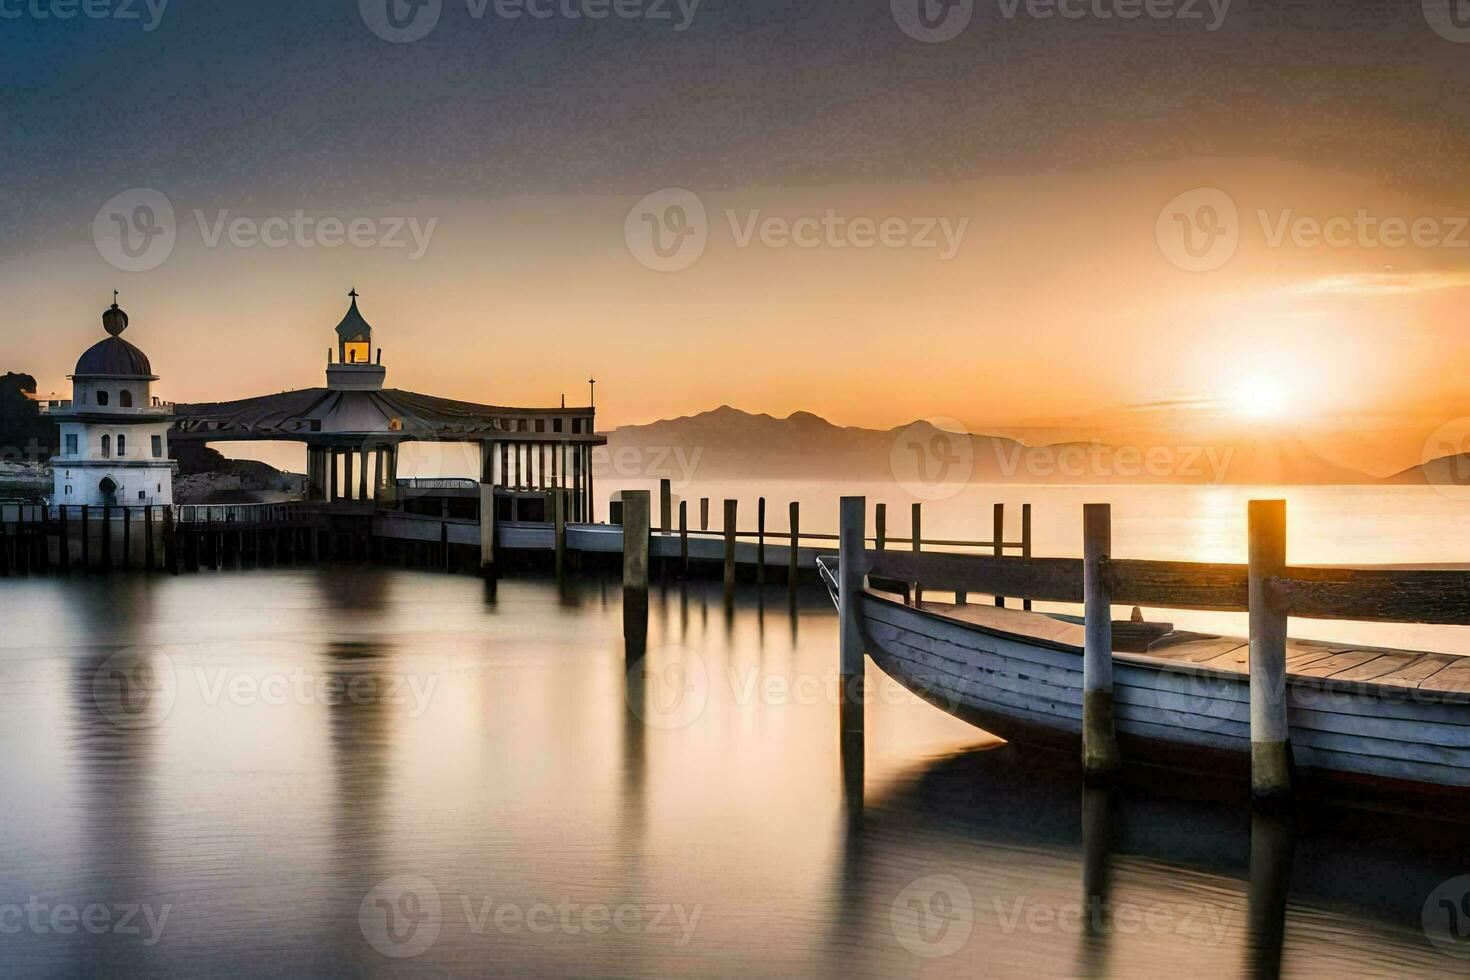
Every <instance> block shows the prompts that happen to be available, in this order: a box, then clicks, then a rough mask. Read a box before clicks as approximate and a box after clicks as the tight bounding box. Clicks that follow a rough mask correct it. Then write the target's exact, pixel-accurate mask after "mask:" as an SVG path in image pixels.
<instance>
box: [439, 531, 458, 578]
mask: <svg viewBox="0 0 1470 980" xmlns="http://www.w3.org/2000/svg"><path fill="white" fill-rule="evenodd" d="M439 551H440V553H441V554H442V556H443V560H444V570H445V571H446V572H450V571H453V570H454V566H453V564H451V562H450V560H449V522H448V521H440V522H439Z"/></svg>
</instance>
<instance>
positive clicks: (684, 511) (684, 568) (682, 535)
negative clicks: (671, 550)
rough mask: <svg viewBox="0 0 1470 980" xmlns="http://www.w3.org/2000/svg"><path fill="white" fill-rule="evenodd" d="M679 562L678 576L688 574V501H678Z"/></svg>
mask: <svg viewBox="0 0 1470 980" xmlns="http://www.w3.org/2000/svg"><path fill="white" fill-rule="evenodd" d="M679 562H680V566H679V567H680V569H681V570H680V572H679V574H680V576H682V577H684V578H688V576H689V501H687V500H681V501H679Z"/></svg>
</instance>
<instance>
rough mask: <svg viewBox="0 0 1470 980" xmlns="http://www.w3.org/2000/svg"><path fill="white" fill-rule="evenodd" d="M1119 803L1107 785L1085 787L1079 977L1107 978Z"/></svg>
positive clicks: (1110, 946) (1083, 791)
mask: <svg viewBox="0 0 1470 980" xmlns="http://www.w3.org/2000/svg"><path fill="white" fill-rule="evenodd" d="M1115 804H1116V801H1115V800H1114V797H1113V790H1112V789H1111V788H1110V787H1108V786H1105V785H1104V786H1099V785H1084V786H1083V787H1082V933H1081V949H1080V951H1079V957H1078V961H1079V966H1080V969H1079V971H1078V973H1079V975H1080V976H1089V977H1091V976H1107V975H1108V974H1109V973H1110V972H1111V971H1110V970H1109V968H1108V961H1109V959H1110V955H1111V952H1112V944H1111V941H1110V940H1111V937H1112V934H1113V923H1112V884H1113V874H1112V860H1113V840H1114V830H1115V828H1114V812H1115Z"/></svg>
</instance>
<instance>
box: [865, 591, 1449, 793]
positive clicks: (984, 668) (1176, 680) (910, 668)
mask: <svg viewBox="0 0 1470 980" xmlns="http://www.w3.org/2000/svg"><path fill="white" fill-rule="evenodd" d="M1036 615H1040V614H1036ZM862 621H863V631H864V638H865V641H866V645H867V648H868V653H869V655H870V656H871V657H872V659H873V661H874V662H875V663H876V664H877V666H878V667H879V668H880V669H882V670H883V671H884V672H885V673H887V674H888V675H889V676H891V677H893V678H894V679H895V680H896V681H898V682H899V683H900V684H902V685H904V686H905V687H906V688H908V689H909V690H911V691H913V692H914V693H915V694H917V695H918V696H920V697H922V698H924V699H925V700H926V701H929V702H930V703H932V704H934V705H936V706H938V707H940V708H942V709H943V710H945V711H947V712H949V713H950V714H953V715H955V716H956V717H958V718H961V719H963V720H965V721H968V722H970V723H972V724H974V725H976V726H978V727H980V728H983V729H985V730H986V731H988V732H990V733H992V734H994V735H998V736H1000V737H1001V738H1004V739H1007V740H1008V741H1017V742H1027V743H1042V744H1048V745H1054V746H1061V747H1070V748H1076V747H1078V746H1079V745H1080V739H1081V726H1082V651H1081V649H1080V647H1077V646H1073V645H1071V644H1068V643H1064V642H1052V641H1047V640H1042V639H1038V638H1036V637H1034V636H1026V635H1021V634H1017V633H1008V632H1006V631H1004V630H996V629H989V628H985V627H982V626H977V625H975V624H972V623H967V622H963V621H960V620H958V619H954V618H949V617H946V616H943V615H941V614H938V613H935V612H933V611H931V610H927V609H916V608H913V607H910V606H905V605H904V604H902V603H901V602H897V601H894V600H891V599H887V598H884V597H882V596H879V595H875V594H873V593H871V592H865V593H864V600H863V609H862ZM1113 685H1114V688H1113V698H1114V706H1115V712H1116V723H1117V728H1118V738H1119V742H1120V745H1121V746H1122V748H1123V750H1124V752H1125V754H1126V755H1131V756H1133V757H1135V758H1142V759H1144V760H1146V761H1154V762H1160V763H1163V764H1168V765H1184V766H1187V767H1190V768H1196V769H1205V770H1208V771H1210V772H1215V773H1219V774H1220V775H1222V776H1227V777H1240V778H1243V777H1244V776H1245V774H1247V773H1248V770H1249V758H1250V684H1249V679H1248V677H1247V676H1246V675H1245V674H1243V673H1237V672H1228V671H1222V670H1213V669H1208V668H1203V667H1198V666H1194V665H1184V664H1178V663H1173V662H1160V661H1156V660H1149V659H1148V658H1147V657H1140V656H1134V655H1128V654H1121V653H1120V654H1115V655H1114V666H1113ZM1287 715H1288V721H1289V724H1290V726H1291V741H1292V751H1293V757H1294V761H1295V764H1296V765H1297V767H1298V768H1299V769H1301V770H1303V771H1304V774H1310V775H1312V776H1313V777H1319V776H1327V777H1333V778H1337V779H1342V780H1346V781H1349V782H1353V781H1367V782H1384V783H1404V784H1413V785H1417V786H1424V787H1444V788H1448V789H1451V790H1453V791H1459V790H1463V789H1466V788H1470V704H1467V703H1465V702H1464V701H1463V700H1455V699H1442V698H1433V697H1430V696H1427V695H1416V694H1415V692H1412V691H1405V690H1400V689H1393V688H1375V687H1373V686H1371V685H1341V684H1337V685H1334V684H1331V683H1324V682H1321V681H1318V680H1315V679H1306V678H1299V677H1292V678H1290V679H1289V681H1288V690H1287Z"/></svg>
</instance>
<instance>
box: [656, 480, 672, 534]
mask: <svg viewBox="0 0 1470 980" xmlns="http://www.w3.org/2000/svg"><path fill="white" fill-rule="evenodd" d="M658 529H659V530H660V531H662V532H663V533H664V534H668V533H669V532H670V531H672V530H673V529H674V482H673V481H672V480H670V479H667V478H664V479H662V480H659V481H658Z"/></svg>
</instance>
